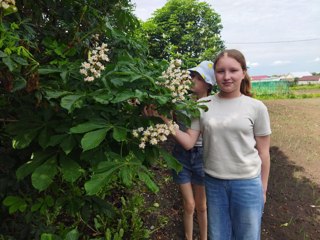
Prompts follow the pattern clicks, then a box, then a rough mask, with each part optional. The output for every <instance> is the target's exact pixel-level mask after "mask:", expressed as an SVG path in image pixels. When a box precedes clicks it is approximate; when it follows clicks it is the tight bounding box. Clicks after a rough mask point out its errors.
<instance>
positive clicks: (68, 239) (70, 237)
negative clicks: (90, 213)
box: [64, 228, 80, 240]
mask: <svg viewBox="0 0 320 240" xmlns="http://www.w3.org/2000/svg"><path fill="white" fill-rule="evenodd" d="M79 237H80V234H79V232H78V229H76V228H75V229H72V230H71V231H70V232H68V233H67V235H66V236H65V238H64V239H65V240H77V239H79Z"/></svg>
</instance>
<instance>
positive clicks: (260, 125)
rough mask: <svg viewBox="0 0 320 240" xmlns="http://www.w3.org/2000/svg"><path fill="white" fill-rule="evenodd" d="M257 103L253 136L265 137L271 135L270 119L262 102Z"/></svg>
mask: <svg viewBox="0 0 320 240" xmlns="http://www.w3.org/2000/svg"><path fill="white" fill-rule="evenodd" d="M259 103H260V104H258V108H257V111H256V119H255V121H254V126H253V131H254V135H255V136H267V135H270V134H271V126H270V117H269V113H268V109H267V107H266V106H265V105H264V104H263V103H262V102H259Z"/></svg>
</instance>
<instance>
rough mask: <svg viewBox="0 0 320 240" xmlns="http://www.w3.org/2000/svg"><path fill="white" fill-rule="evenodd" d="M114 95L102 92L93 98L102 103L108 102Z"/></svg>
mask: <svg viewBox="0 0 320 240" xmlns="http://www.w3.org/2000/svg"><path fill="white" fill-rule="evenodd" d="M112 97H113V96H112V95H106V94H101V95H97V96H93V99H94V100H95V101H96V102H98V103H101V104H108V103H109V102H110V100H111V99H112Z"/></svg>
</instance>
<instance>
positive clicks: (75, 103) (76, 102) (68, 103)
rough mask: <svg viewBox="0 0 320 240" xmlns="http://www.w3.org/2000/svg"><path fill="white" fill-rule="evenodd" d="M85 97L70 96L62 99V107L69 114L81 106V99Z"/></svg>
mask: <svg viewBox="0 0 320 240" xmlns="http://www.w3.org/2000/svg"><path fill="white" fill-rule="evenodd" d="M82 97H83V95H68V96H65V97H63V98H61V103H60V105H61V107H63V108H65V109H67V110H68V111H69V112H72V111H73V110H74V109H75V108H78V107H80V106H81V101H80V100H81V98H82Z"/></svg>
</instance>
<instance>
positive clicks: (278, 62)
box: [272, 60, 291, 65]
mask: <svg viewBox="0 0 320 240" xmlns="http://www.w3.org/2000/svg"><path fill="white" fill-rule="evenodd" d="M289 63H291V61H287V60H276V61H274V62H273V63H272V65H287V64H289Z"/></svg>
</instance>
